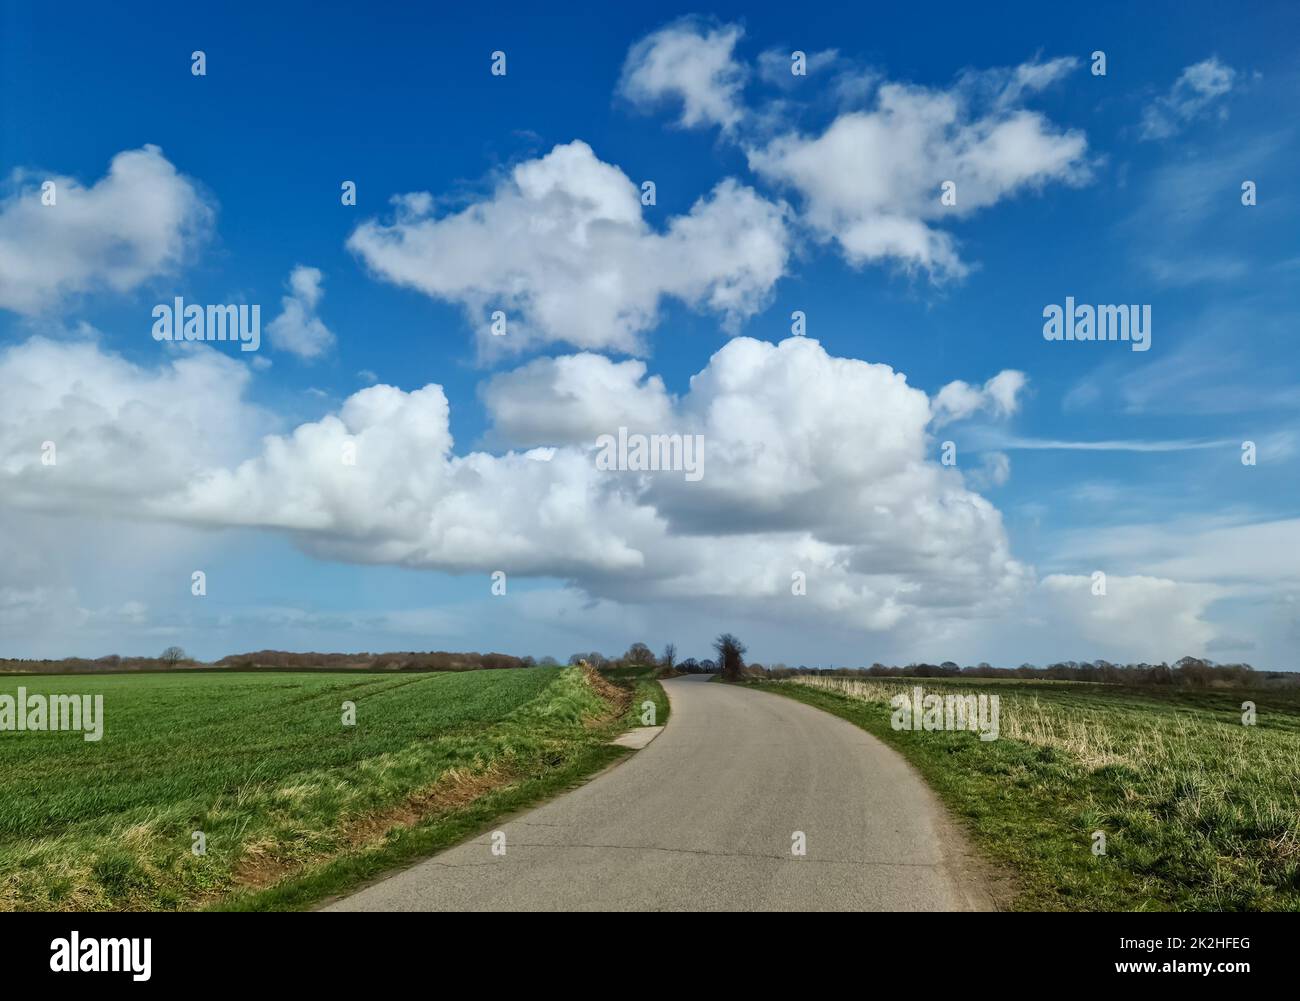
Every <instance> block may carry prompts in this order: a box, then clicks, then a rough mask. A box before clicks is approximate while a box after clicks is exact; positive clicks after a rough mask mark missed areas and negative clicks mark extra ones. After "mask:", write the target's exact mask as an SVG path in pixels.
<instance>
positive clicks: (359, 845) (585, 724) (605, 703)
mask: <svg viewBox="0 0 1300 1001" xmlns="http://www.w3.org/2000/svg"><path fill="white" fill-rule="evenodd" d="M625 674H626V676H625V677H624V678H623V679H622V680H621V684H622V685H623V686H624V687H625V688H626V689H627V690H628V693H629V694H632V695H634V696H635V703H639V702H640V701H641V700H642V699H644V698H647V697H648V698H653V699H654V700H655V701H656V702H657V703H658V704H659V713H660V720H661V721H662V720H663V719H664V718H666V713H667V704H666V700H665V699H664V697H663V693H662V690H661V689H660V688H659V686H658V685H657V684H656V683H654V682H653V681H651V680H649V677H648V674H646V673H645V672H642V673H641V674H636V673H635V672H631V673H626V672H625ZM20 685H22V686H24V687H26V689H27V690H28V692H29V693H41V694H47V695H49V694H60V693H71V694H78V695H80V694H90V695H93V694H102V695H103V715H104V734H103V738H102V739H101V740H100V741H98V742H88V741H85V740H83V738H82V736H81V734H79V733H71V732H62V733H57V732H56V733H51V732H25V733H15V732H0V775H3V776H4V780H3V782H0V910H14V909H19V910H22V909H40V910H48V909H54V910H103V909H158V908H164V909H185V908H193V907H200V906H220V907H301V906H306V905H308V904H310V903H312V902H314V901H315V900H316V899H318V898H320V897H321V896H323V895H326V894H329V893H333V892H339V891H341V890H343V889H345V888H347V887H349V886H351V885H354V884H355V883H356V882H357V881H358V880H361V879H365V878H367V877H370V876H373V875H376V874H378V873H379V872H382V871H383V870H384V869H385V868H387V867H391V866H393V865H396V864H399V863H401V862H404V861H408V860H410V859H412V858H416V857H419V856H420V855H422V854H427V853H429V852H432V851H435V850H437V849H438V848H441V847H443V846H445V845H447V844H450V843H454V842H455V841H456V840H459V839H461V838H463V837H466V836H468V835H470V834H473V833H474V832H475V831H476V830H479V829H481V828H482V827H483V826H485V825H487V824H488V823H490V822H491V820H492V819H493V818H494V817H496V816H499V815H500V814H501V813H502V812H504V811H508V810H512V809H515V808H518V807H521V806H523V805H526V804H527V803H530V802H533V801H536V800H537V799H538V798H540V797H543V796H546V795H549V794H552V793H554V792H555V791H557V790H559V789H562V788H564V787H565V786H566V785H568V784H571V783H573V782H575V781H578V780H579V779H581V778H582V777H584V776H585V775H588V774H590V773H591V772H592V771H594V770H595V769H597V768H599V767H601V766H602V765H604V764H606V763H608V762H610V761H612V760H614V759H615V758H617V757H618V756H619V754H621V753H623V752H622V750H621V749H620V748H615V747H610V746H609V744H608V741H609V739H610V738H611V736H613V734H614V733H616V732H617V731H618V730H620V729H623V728H624V727H625V726H626V725H627V724H628V722H630V721H632V714H633V709H634V708H635V703H634V705H633V708H627V705H626V698H624V699H623V704H622V705H619V706H618V707H615V703H614V702H613V701H611V700H609V699H606V698H604V697H602V696H601V695H598V694H597V692H596V691H595V690H594V689H593V688H592V687H591V685H590V684H589V683H588V681H587V680H586V679H585V678H584V676H583V673H582V671H581V670H580V669H578V668H559V667H553V668H532V669H518V670H501V671H471V672H464V673H421V674H409V675H396V676H395V675H393V674H384V675H376V674H346V675H343V674H316V673H311V674H309V673H296V674H295V673H267V674H250V673H230V674H225V673H193V674H150V675H113V676H65V677H12V676H10V677H4V678H2V679H0V693H8V694H10V695H14V694H16V692H17V689H18V687H19V686H20ZM345 701H350V702H353V703H355V706H356V723H355V725H354V726H345V725H343V703H344V702H345ZM636 711H637V712H639V709H638V710H636ZM195 831H201V832H203V835H204V837H205V840H206V845H205V848H206V851H205V853H204V854H202V855H196V854H195V853H194V852H193V851H192V845H193V843H194V839H193V832H195Z"/></svg>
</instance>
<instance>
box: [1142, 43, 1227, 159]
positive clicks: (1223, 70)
mask: <svg viewBox="0 0 1300 1001" xmlns="http://www.w3.org/2000/svg"><path fill="white" fill-rule="evenodd" d="M1236 79H1237V71H1236V70H1234V69H1233V68H1232V67H1231V66H1226V65H1224V64H1223V63H1221V62H1219V60H1218V59H1217V58H1215V57H1213V56H1212V57H1210V58H1209V59H1205V60H1202V61H1201V62H1199V63H1193V64H1192V65H1191V66H1188V67H1187V68H1186V69H1184V70H1183V71H1182V73H1180V74H1179V75H1178V79H1177V80H1175V81H1174V85H1173V86H1172V87H1171V88H1170V89H1169V93H1168V94H1164V95H1162V96H1160V97H1158V98H1156V99H1155V100H1154V101H1152V102H1151V104H1149V105H1147V107H1146V110H1145V111H1143V113H1142V126H1141V131H1140V133H1139V134H1140V136H1141V137H1142V138H1143V139H1168V138H1169V137H1170V136H1172V135H1175V134H1177V133H1178V132H1181V131H1182V130H1183V128H1184V127H1185V126H1186V125H1188V124H1189V123H1190V122H1191V121H1192V120H1193V119H1195V118H1196V117H1197V116H1199V115H1200V114H1201V113H1202V112H1203V111H1205V110H1206V109H1207V108H1209V107H1210V105H1212V104H1214V103H1215V102H1216V101H1217V100H1218V99H1219V98H1220V97H1223V95H1225V94H1227V93H1228V92H1229V91H1230V90H1232V88H1233V84H1234V83H1235V81H1236Z"/></svg>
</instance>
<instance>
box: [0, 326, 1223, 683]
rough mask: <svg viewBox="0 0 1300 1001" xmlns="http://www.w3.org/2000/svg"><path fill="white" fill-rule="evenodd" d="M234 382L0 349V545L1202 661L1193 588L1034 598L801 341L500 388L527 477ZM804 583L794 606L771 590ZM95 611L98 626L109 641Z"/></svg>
mask: <svg viewBox="0 0 1300 1001" xmlns="http://www.w3.org/2000/svg"><path fill="white" fill-rule="evenodd" d="M248 372H249V369H248V367H247V366H246V365H245V364H243V363H242V362H241V361H236V360H233V359H230V358H228V357H225V356H223V355H221V354H219V353H218V352H216V351H214V350H211V349H208V348H206V347H201V348H197V349H190V350H188V351H186V352H184V353H182V354H179V355H176V356H173V357H170V358H169V359H168V360H167V361H166V362H165V363H164V364H162V365H160V366H158V367H157V368H156V369H154V370H148V369H144V368H141V367H139V366H135V365H132V364H130V363H128V362H126V361H124V360H122V359H121V358H118V357H116V356H113V355H109V354H106V353H104V352H103V351H101V350H100V349H99V348H98V347H97V346H95V345H94V344H88V343H74V344H54V343H51V342H47V341H40V340H34V341H30V342H28V343H27V344H25V345H21V346H18V347H14V348H10V349H9V350H7V351H6V352H4V354H3V355H0V378H2V379H3V381H4V384H5V385H6V386H13V387H14V388H15V390H16V392H15V394H13V395H9V394H6V396H5V397H3V398H0V455H4V456H5V460H4V462H3V464H0V488H2V489H0V498H3V500H2V501H0V504H3V505H4V506H5V507H6V508H7V509H8V511H7V513H6V520H7V521H9V520H11V519H14V518H32V517H35V516H36V515H35V514H34V512H42V514H43V516H46V517H47V519H48V516H49V515H51V514H54V515H62V516H67V515H69V514H83V515H93V516H94V517H96V518H100V517H103V516H105V515H108V516H110V517H117V518H127V519H135V520H137V521H139V522H140V523H141V525H142V526H143V525H146V524H147V525H149V526H151V531H157V530H158V526H159V525H160V524H161V525H166V524H168V523H171V524H173V525H176V526H178V527H183V526H191V527H192V528H193V527H232V526H234V527H238V526H242V527H249V528H260V529H270V530H276V531H280V532H284V533H287V534H288V535H289V537H291V538H292V539H294V540H295V541H296V542H297V544H298V545H299V546H300V547H301V548H303V549H304V550H305V551H307V552H308V553H311V554H313V555H315V556H317V557H319V558H322V559H333V560H345V561H350V562H357V563H383V564H393V565H401V566H408V567H414V568H422V569H430V570H442V571H450V572H463V573H474V574H479V573H487V572H488V571H490V570H496V569H504V570H505V571H506V572H507V573H508V574H510V575H511V576H512V577H513V576H520V577H527V576H539V577H558V578H561V579H564V580H566V581H568V582H569V587H570V592H569V593H570V594H571V595H574V596H575V598H574V600H578V601H580V598H578V597H576V596H580V595H585V596H586V597H587V598H589V599H590V600H592V601H594V602H598V603H600V604H601V607H605V608H610V609H625V610H627V611H625V612H623V613H621V614H625V615H626V614H631V613H632V612H633V611H635V610H636V609H645V608H651V607H653V608H658V609H662V610H664V612H665V613H666V614H677V613H681V614H683V615H693V616H699V615H705V614H709V613H712V614H722V613H725V614H727V615H728V616H737V617H742V618H744V619H745V620H746V621H755V622H766V623H773V624H774V623H782V622H785V623H788V624H790V625H792V626H798V627H799V628H805V629H806V628H825V629H827V630H834V631H837V632H839V631H844V630H847V631H849V632H850V633H852V632H857V633H861V632H863V631H869V632H876V633H880V634H887V636H888V642H889V643H890V644H893V646H894V647H895V648H898V647H901V648H903V649H911V650H915V651H919V650H923V649H925V650H928V649H929V648H931V647H933V648H935V649H936V650H937V649H938V648H939V647H941V646H944V645H955V646H962V644H967V646H970V645H974V646H976V647H979V646H980V645H981V644H983V648H985V649H987V644H988V642H989V641H988V639H987V637H988V636H989V635H992V634H994V633H997V634H998V635H1002V633H1001V632H998V631H999V630H1006V629H1008V628H1014V629H1015V630H1016V631H1017V635H1023V636H1024V637H1025V638H1026V639H1025V643H1026V644H1030V643H1034V644H1037V645H1036V646H1034V647H1033V649H1034V652H1035V653H1036V654H1037V656H1038V659H1042V658H1043V656H1046V657H1047V658H1049V659H1054V658H1058V657H1066V656H1071V655H1075V656H1077V657H1079V658H1082V657H1091V656H1099V655H1100V656H1108V657H1111V658H1112V659H1128V658H1130V657H1148V658H1157V659H1164V658H1169V657H1176V656H1180V655H1182V654H1183V653H1198V652H1201V651H1202V650H1203V649H1204V648H1205V647H1206V645H1207V644H1208V643H1209V642H1210V641H1211V640H1213V638H1214V635H1215V629H1214V627H1213V626H1212V625H1210V624H1209V623H1208V622H1207V620H1206V617H1205V612H1206V609H1207V608H1208V606H1209V605H1210V604H1211V603H1212V602H1214V601H1215V600H1217V599H1218V597H1219V596H1220V593H1221V592H1220V590H1219V589H1218V588H1216V587H1215V586H1213V585H1208V584H1200V583H1195V584H1185V583H1181V582H1178V581H1176V580H1175V579H1172V578H1158V577H1151V576H1144V575H1134V576H1122V575H1120V574H1118V573H1117V574H1112V575H1111V576H1110V578H1109V580H1108V582H1107V583H1108V592H1107V595H1106V596H1105V597H1104V598H1100V597H1095V596H1093V595H1092V594H1091V590H1090V585H1091V581H1090V578H1088V577H1082V576H1064V575H1056V576H1052V577H1048V578H1046V579H1044V580H1043V581H1042V582H1038V583H1036V582H1035V580H1034V576H1033V574H1032V572H1031V571H1030V570H1029V568H1027V567H1025V566H1023V565H1022V564H1021V563H1019V562H1018V561H1017V560H1015V559H1014V557H1013V556H1012V555H1011V553H1010V549H1009V545H1008V541H1007V538H1006V533H1005V531H1004V529H1003V526H1002V519H1001V516H1000V514H999V512H998V511H997V509H996V508H995V507H994V506H993V505H991V504H990V503H989V502H988V501H987V500H985V499H984V498H983V497H981V496H979V495H978V494H977V493H974V492H972V490H971V489H970V486H969V483H968V481H966V480H964V479H963V474H962V473H961V472H959V471H958V470H957V469H953V468H945V467H943V466H941V465H939V464H938V463H937V462H935V461H933V458H932V456H933V455H934V451H935V450H934V448H933V439H932V435H931V428H932V427H933V421H934V415H935V413H936V407H935V404H934V401H933V400H931V399H930V398H929V397H927V395H926V394H925V393H923V392H921V391H920V390H918V389H915V388H913V387H911V386H909V385H908V384H907V381H906V379H905V378H904V377H903V376H902V375H901V374H900V373H898V372H895V371H893V370H892V369H890V368H889V367H888V366H885V365H878V364H871V363H867V362H864V361H859V360H856V359H851V358H837V357H834V356H832V355H829V354H828V353H827V352H826V351H825V350H824V349H823V348H822V347H821V346H820V345H819V344H818V343H817V342H816V341H814V340H811V339H809V338H798V337H796V338H790V339H788V340H786V341H783V342H781V343H780V344H775V345H774V344H769V343H764V342H759V341H754V340H751V339H749V338H744V337H741V338H736V339H734V340H732V341H730V342H729V343H728V344H727V345H725V346H724V347H723V348H722V349H721V350H719V351H718V352H717V353H716V354H715V355H714V356H713V357H712V358H711V359H710V361H709V363H708V365H707V366H706V367H705V368H704V369H703V370H702V371H701V372H699V373H698V374H697V375H696V376H695V377H694V378H693V379H692V380H691V383H690V388H689V391H688V392H686V393H685V394H684V395H683V396H681V397H680V398H674V397H672V396H671V395H669V394H668V393H667V392H666V391H665V389H664V387H663V385H662V383H661V382H660V380H658V379H657V378H655V377H653V376H648V375H647V373H646V371H645V367H644V365H643V364H642V363H640V362H637V361H629V362H623V363H620V364H616V363H613V362H611V361H609V360H608V359H605V358H601V357H597V356H592V355H577V356H574V357H571V358H558V359H545V360H542V361H539V362H534V363H532V364H529V365H526V366H524V367H523V368H520V369H518V370H516V371H515V372H511V373H507V374H505V375H502V376H498V377H497V378H496V379H494V380H492V381H491V382H489V383H488V384H487V386H485V388H484V391H483V396H484V400H485V403H486V404H487V407H488V410H489V413H490V415H491V417H492V420H493V422H494V429H493V432H492V434H493V435H494V436H495V437H496V438H498V439H499V440H502V441H513V442H514V443H516V444H522V445H530V444H533V443H535V442H539V441H541V440H542V439H543V434H542V432H540V431H534V430H531V426H532V422H533V420H534V418H535V417H537V418H541V417H542V416H543V415H545V420H546V422H547V423H546V425H545V435H546V438H547V439H548V440H549V442H550V446H549V448H548V449H547V450H546V451H548V453H549V454H550V460H549V461H546V462H538V461H533V460H532V458H530V457H529V455H528V454H523V453H519V452H506V453H504V454H493V453H487V452H469V453H466V454H457V452H456V451H455V449H454V446H453V441H452V437H451V433H450V413H449V407H448V403H447V399H446V397H445V395H444V394H443V392H442V390H441V388H440V387H438V386H436V385H430V386H425V387H424V388H422V389H417V390H414V391H411V392H404V391H402V390H400V389H397V388H395V387H393V386H387V385H376V386H371V387H369V388H366V389H363V390H361V391H360V392H358V393H356V394H354V395H353V396H351V397H349V398H348V399H347V400H346V401H345V402H344V403H343V405H342V406H341V407H340V408H339V410H338V411H337V412H336V413H331V414H329V415H327V416H325V417H323V418H321V419H320V420H317V421H311V422H308V423H304V424H301V425H299V426H298V427H296V428H295V429H293V430H292V432H290V433H288V434H271V435H262V434H261V432H263V431H264V430H265V429H266V427H267V426H268V425H269V423H270V421H269V419H268V417H267V415H265V414H263V413H261V412H260V411H258V410H256V409H255V408H253V407H252V406H250V404H248V403H247V402H246V400H245V399H244V395H245V390H246V388H247V381H248ZM991 381H992V380H991ZM989 393H990V398H992V399H996V398H997V392H996V390H990V391H989ZM1004 399H1005V397H1004ZM615 421H619V422H625V426H628V427H636V426H640V427H641V428H643V429H644V431H645V432H646V433H664V434H671V433H680V434H700V435H703V437H704V443H705V445H704V448H705V457H706V458H705V464H704V470H705V475H704V477H703V479H701V480H699V481H698V482H687V481H686V479H685V477H684V476H683V474H682V473H681V472H659V473H639V472H632V471H629V472H613V471H606V470H601V469H599V468H598V467H597V464H596V462H595V461H594V456H595V452H596V449H595V448H594V440H593V439H594V435H595V434H600V433H606V432H609V431H612V430H614V428H613V427H612V425H613V424H614V422H615ZM214 423H215V424H217V425H219V426H220V429H221V433H220V434H215V433H213V426H214ZM164 432H165V433H164ZM47 438H48V439H57V440H58V442H59V450H58V462H57V465H55V466H45V465H42V464H41V462H40V454H41V442H42V441H43V440H45V439H47ZM259 438H260V442H259ZM519 439H522V441H519ZM349 455H352V456H355V462H350V461H349V459H348V457H349ZM1000 468H1001V467H999V465H998V463H997V461H996V459H995V460H994V461H993V463H992V464H991V465H990V466H989V468H988V469H987V470H985V471H984V473H981V474H980V475H984V474H985V473H986V474H987V475H988V476H989V477H991V478H992V479H993V480H996V478H997V477H998V476H999V475H1001V474H1000V473H999V469H1000ZM73 524H77V522H73ZM53 526H54V522H53V521H51V525H50V527H51V528H52V527H53ZM192 528H191V530H192ZM7 545H8V549H10V550H15V547H17V546H18V542H17V540H13V539H11V540H9V543H8V544H7ZM0 554H2V553H0ZM30 555H31V554H29V556H30ZM1102 555H1104V554H1103V553H1101V552H1091V551H1090V552H1086V553H1082V554H1080V558H1079V559H1077V560H1075V561H1074V562H1075V563H1076V564H1078V563H1083V562H1084V559H1085V558H1087V557H1089V556H1092V557H1093V558H1097V557H1100V556H1102ZM33 558H35V557H33ZM24 559H25V557H24V556H23V554H22V553H21V552H18V551H16V550H15V551H12V552H8V553H7V555H5V561H4V562H5V563H6V564H7V565H8V564H13V565H16V566H17V565H24V566H28V567H29V568H30V567H31V566H33V565H35V564H33V562H32V560H31V559H26V562H24ZM38 562H39V560H38ZM1088 562H1091V560H1089V561H1088ZM797 574H802V575H803V577H802V578H799V577H796V575H797ZM800 580H802V581H803V582H804V583H805V584H806V594H796V593H794V592H793V591H792V586H793V585H794V584H796V583H797V582H798V581H800ZM57 586H66V585H59V584H57V583H53V582H51V583H44V582H40V583H33V582H28V583H24V582H23V580H22V579H21V578H12V577H11V578H10V580H9V581H6V580H5V579H4V577H3V576H2V575H0V587H9V588H11V590H10V591H8V592H6V593H5V594H4V596H3V600H2V601H0V604H3V605H4V609H3V617H4V618H6V619H12V620H14V621H15V622H21V621H27V619H28V618H30V614H31V608H32V606H33V605H34V604H39V603H40V602H41V601H44V600H46V598H48V596H49V595H51V594H54V592H53V591H43V592H40V593H35V592H33V591H31V589H32V588H33V587H57ZM566 600H569V599H566ZM115 608H116V606H113V608H110V609H106V610H105V611H104V612H103V613H95V614H97V615H99V614H103V615H109V614H110V613H111V614H112V615H113V616H117V617H118V618H119V619H121V618H122V616H126V618H130V616H129V615H127V614H126V613H127V612H128V611H129V609H126V606H123V607H122V608H121V609H116V611H114V609H115ZM136 612H139V609H137V610H136ZM612 614H614V615H615V616H617V615H618V614H620V613H618V612H614V613H612ZM78 615H83V613H81V612H79V613H78ZM137 617H138V616H137ZM1035 637H1037V638H1036V639H1035ZM1000 642H1002V643H1004V644H1005V637H1003V639H1002V640H1001V641H1000ZM962 648H966V647H962Z"/></svg>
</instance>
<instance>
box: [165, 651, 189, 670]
mask: <svg viewBox="0 0 1300 1001" xmlns="http://www.w3.org/2000/svg"><path fill="white" fill-rule="evenodd" d="M158 659H159V660H161V661H162V662H163V663H164V664H166V665H167V666H168V667H175V666H176V665H177V664H179V663H180V662H181V661H183V660H188V659H189V658H187V657H186V656H185V651H184V650H182V649H181V648H180V647H178V646H169V647H168V648H167V649H166V650H164V651H163V652H162V653H161V654H160V655H159V657H158Z"/></svg>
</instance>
